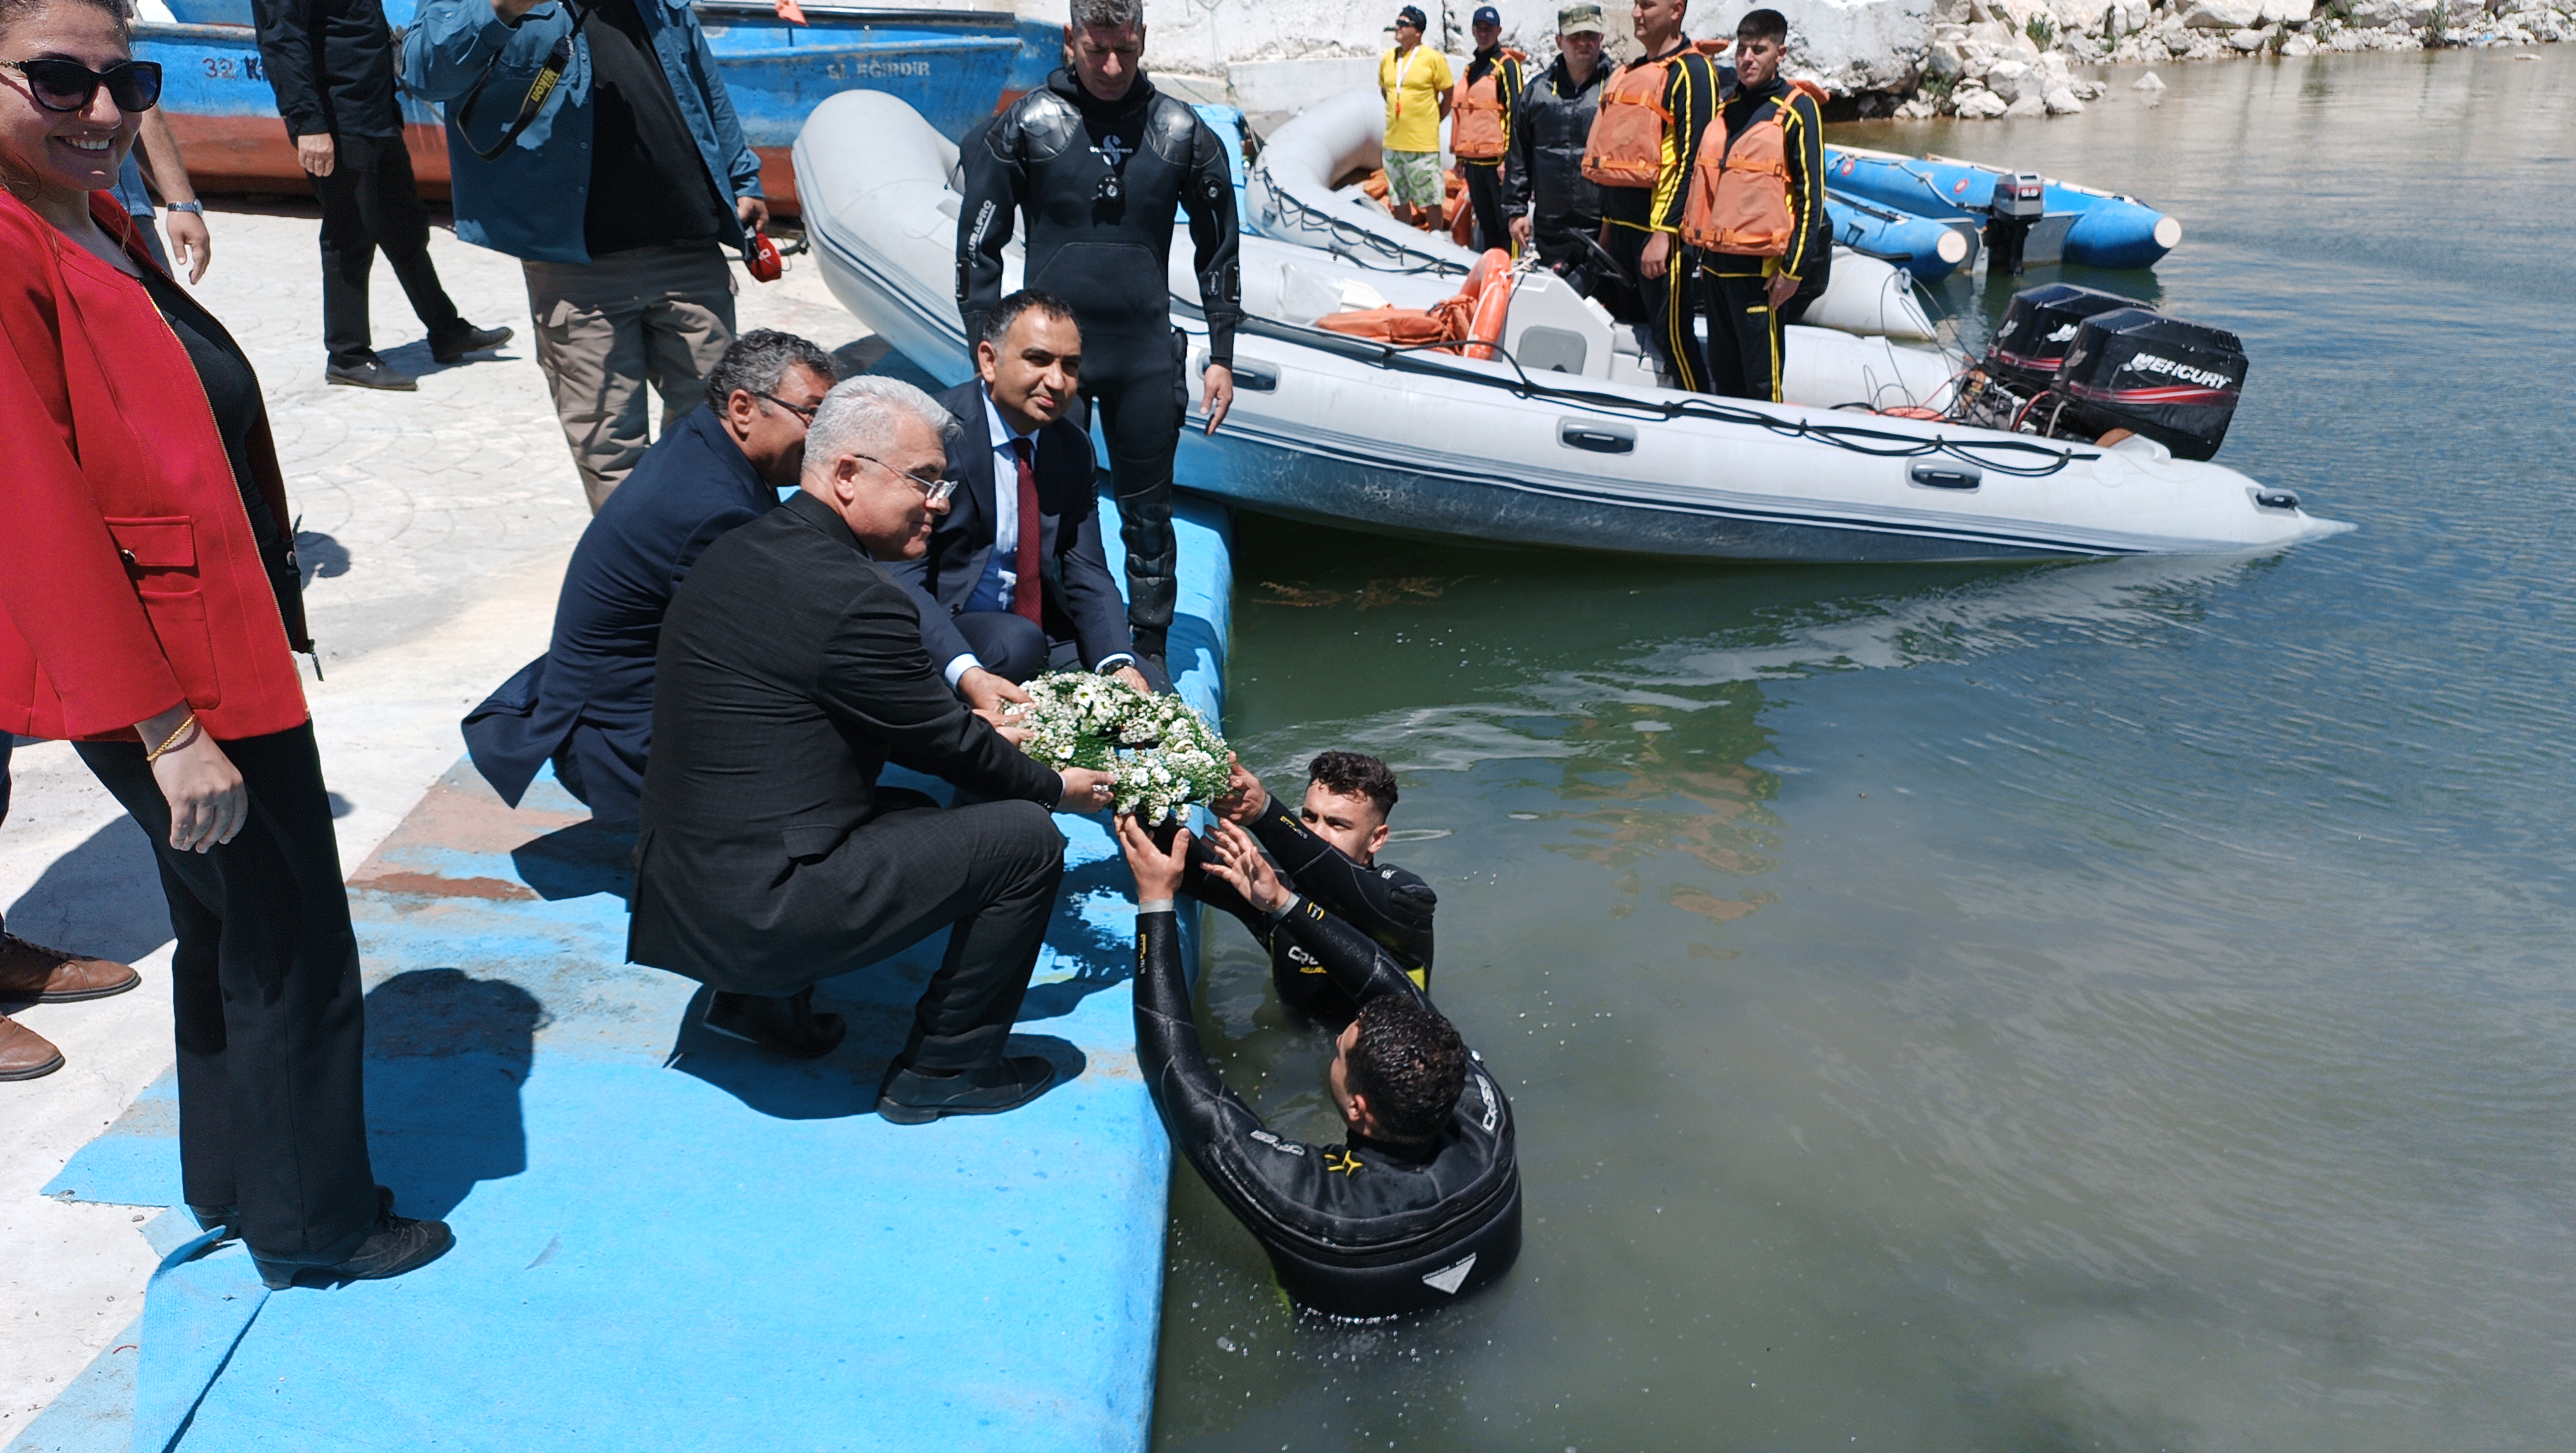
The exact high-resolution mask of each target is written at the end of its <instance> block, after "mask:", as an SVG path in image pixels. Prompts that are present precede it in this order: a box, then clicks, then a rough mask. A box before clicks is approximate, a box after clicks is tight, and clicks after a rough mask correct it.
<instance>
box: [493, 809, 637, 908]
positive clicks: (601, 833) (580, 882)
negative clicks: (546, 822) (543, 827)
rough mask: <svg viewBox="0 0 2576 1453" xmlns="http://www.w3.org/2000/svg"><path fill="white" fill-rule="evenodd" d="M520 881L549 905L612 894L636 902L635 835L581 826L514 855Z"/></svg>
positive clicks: (527, 845) (519, 849)
mask: <svg viewBox="0 0 2576 1453" xmlns="http://www.w3.org/2000/svg"><path fill="white" fill-rule="evenodd" d="M510 865H511V866H512V867H514V868H516V869H518V871H519V881H520V882H522V883H525V884H527V885H528V886H529V887H531V888H533V889H535V890H536V891H537V896H538V897H540V898H544V899H546V900H548V901H550V902H554V901H560V900H563V899H566V898H587V897H589V896H591V895H592V894H594V893H614V894H616V895H617V896H618V898H620V899H621V900H623V901H625V902H626V903H628V904H630V905H631V904H632V903H633V902H634V901H635V834H634V833H633V832H632V831H628V830H623V829H619V828H610V827H601V826H600V825H599V824H597V823H595V822H577V823H574V824H573V825H572V826H570V827H567V828H559V829H557V830H555V831H553V832H550V833H547V834H546V835H545V836H544V837H541V838H538V839H536V840H534V841H532V842H528V843H523V844H521V845H520V846H518V847H516V848H513V849H511V850H510Z"/></svg>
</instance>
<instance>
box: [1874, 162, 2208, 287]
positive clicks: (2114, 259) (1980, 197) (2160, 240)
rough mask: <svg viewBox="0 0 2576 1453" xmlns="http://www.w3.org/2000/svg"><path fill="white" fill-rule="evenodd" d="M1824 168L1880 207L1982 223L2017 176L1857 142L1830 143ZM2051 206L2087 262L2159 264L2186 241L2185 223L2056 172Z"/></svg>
mask: <svg viewBox="0 0 2576 1453" xmlns="http://www.w3.org/2000/svg"><path fill="white" fill-rule="evenodd" d="M1825 174H1826V177H1827V182H1826V185H1827V186H1828V187H1829V188H1831V189H1832V190H1833V191H1837V192H1842V193H1845V194H1846V195H1848V196H1852V197H1857V198H1861V199H1863V200H1865V201H1869V202H1873V203H1876V204H1877V205H1879V206H1881V207H1892V208H1894V209H1896V210H1897V211H1900V212H1910V213H1912V214H1914V215H1915V216H1918V217H1929V218H1933V219H1935V220H1943V219H1948V218H1954V217H1965V218H1969V219H1971V220H1978V221H1982V220H1983V218H1984V217H1985V215H1986V212H1987V208H1988V206H1989V205H1990V203H1991V202H1992V201H1993V198H1994V192H1995V184H1996V183H1997V182H1998V181H1999V180H2001V179H2003V178H2006V177H2009V176H2011V175H2012V173H2010V172H2007V171H2005V170H2003V169H2002V168H1999V167H1990V166H1984V165H1981V164H1979V163H1977V162H1972V161H1960V160H1957V159H1956V158H1953V157H1942V156H1926V157H1906V156H1897V155H1895V154H1894V153H1892V152H1884V151H1869V150H1865V149H1863V148H1860V147H1850V146H1828V147H1826V148H1825ZM2047 209H2048V212H2049V213H2050V214H2051V215H2053V216H2055V215H2063V216H2067V217H2068V218H2070V221H2069V224H2068V226H2067V230H2066V236H2065V243H2064V252H2063V256H2064V257H2065V259H2066V260H2067V261H2068V262H2073V263H2080V264H2082V265H2084V266H2086V267H2102V268H2138V267H2153V266H2154V265H2155V264H2156V262H2157V260H2158V259H2160V258H2162V257H2163V256H2164V255H2165V254H2166V253H2168V252H2171V251H2173V249H2174V246H2175V244H2177V243H2179V242H2181V241H2182V223H2181V222H2179V221H2177V220H2175V219H2174V218H2172V217H2168V216H2166V215H2165V214H2164V213H2162V212H2159V211H2157V210H2156V209H2155V208H2153V207H2150V206H2148V205H2146V204H2145V203H2144V202H2141V201H2139V200H2138V199H2137V198H2135V197H2127V196H2122V195H2120V194H2118V193H2116V192H2104V191H2097V190H2095V189H2094V188H2092V187H2082V186H2077V185H2075V184H2074V183H2072V182H2062V181H2058V180H2056V179H2055V178H2053V177H2052V178H2050V179H2049V181H2048V193H2047Z"/></svg>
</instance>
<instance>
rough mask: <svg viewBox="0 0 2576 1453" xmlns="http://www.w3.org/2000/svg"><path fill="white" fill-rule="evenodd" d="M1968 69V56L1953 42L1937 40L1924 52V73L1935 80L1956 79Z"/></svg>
mask: <svg viewBox="0 0 2576 1453" xmlns="http://www.w3.org/2000/svg"><path fill="white" fill-rule="evenodd" d="M1966 70H1967V57H1966V56H1965V55H1964V54H1963V53H1962V52H1961V51H1960V49H1959V47H1958V46H1957V45H1956V44H1954V43H1953V42H1950V41H1947V40H1936V41H1934V42H1932V44H1931V46H1930V48H1928V49H1926V50H1925V51H1924V52H1923V74H1925V75H1926V76H1929V77H1931V78H1932V79H1933V80H1936V81H1948V80H1955V79H1957V78H1958V77H1959V76H1961V75H1963V74H1965V73H1966Z"/></svg>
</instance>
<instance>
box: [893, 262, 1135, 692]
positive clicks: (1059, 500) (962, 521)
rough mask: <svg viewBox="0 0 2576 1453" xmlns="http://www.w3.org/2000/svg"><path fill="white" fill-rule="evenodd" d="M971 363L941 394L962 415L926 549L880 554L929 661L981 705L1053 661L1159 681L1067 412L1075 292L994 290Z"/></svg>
mask: <svg viewBox="0 0 2576 1453" xmlns="http://www.w3.org/2000/svg"><path fill="white" fill-rule="evenodd" d="M975 373H976V377H975V378H974V379H973V380H971V381H969V382H967V383H963V384H960V385H958V386H957V387H956V388H952V389H950V390H948V391H947V392H945V393H942V394H940V395H938V398H939V402H940V404H941V405H942V406H944V407H945V408H946V409H947V410H948V412H950V413H951V414H954V415H956V416H957V421H958V423H959V424H960V425H962V426H963V427H962V428H960V429H959V430H958V432H957V436H956V437H955V438H953V439H951V440H949V441H948V475H949V477H950V478H952V479H954V480H956V481H957V482H958V484H957V492H956V494H955V495H953V496H951V498H950V500H949V504H948V513H947V515H946V517H944V518H942V519H940V520H939V521H938V523H937V524H936V526H935V527H934V528H933V529H932V531H931V535H930V548H929V550H928V551H927V552H925V553H924V554H923V555H922V557H921V558H920V559H918V560H903V561H890V562H888V563H887V570H888V572H889V573H891V574H892V575H894V576H895V578H896V579H898V580H900V581H902V582H903V583H904V585H905V586H907V587H908V588H910V589H911V591H912V592H913V594H914V596H915V597H916V599H917V600H918V601H919V603H920V606H921V643H922V645H923V646H924V647H926V648H928V650H929V652H930V659H931V662H932V663H933V664H934V665H936V666H937V667H939V668H940V671H941V674H942V675H943V676H944V677H945V678H946V679H947V681H948V684H949V685H950V686H951V687H953V688H955V690H956V692H957V694H958V695H959V696H961V697H963V698H965V700H966V702H967V704H968V705H970V706H973V707H975V708H976V709H977V710H979V711H996V710H999V709H1000V707H1001V706H1002V704H1003V703H1005V702H1011V701H1025V700H1027V699H1028V698H1027V696H1026V694H1025V693H1023V692H1022V691H1021V690H1020V689H1019V683H1021V682H1023V681H1026V680H1028V679H1029V678H1030V677H1032V676H1036V675H1038V674H1039V673H1040V672H1043V671H1047V670H1049V669H1055V670H1070V669H1072V668H1074V667H1076V666H1079V667H1081V668H1083V669H1085V670H1091V671H1100V672H1104V673H1108V674H1111V675H1115V676H1117V677H1118V678H1119V679H1121V680H1123V681H1125V682H1127V683H1128V684H1129V685H1131V686H1134V687H1136V688H1137V689H1138V690H1140V691H1152V690H1157V689H1160V688H1162V687H1164V686H1166V685H1167V684H1168V683H1166V682H1164V681H1162V680H1159V679H1157V677H1156V676H1155V675H1149V674H1148V672H1149V670H1150V668H1149V667H1148V666H1147V665H1146V663H1144V662H1143V661H1142V660H1141V658H1139V657H1138V656H1137V654H1136V648H1135V644H1134V641H1133V640H1132V638H1130V636H1129V635H1128V632H1127V603H1126V601H1125V600H1124V599H1122V598H1121V597H1120V596H1119V594H1118V582H1117V580H1116V578H1115V577H1113V576H1112V575H1111V574H1110V573H1109V561H1108V557H1107V556H1106V555H1105V554H1103V553H1102V551H1101V547H1100V513H1099V502H1098V498H1097V495H1096V493H1095V491H1094V489H1093V485H1092V467H1093V461H1092V453H1091V437H1090V435H1089V434H1087V433H1086V432H1085V431H1084V430H1083V428H1082V426H1081V425H1079V424H1077V423H1074V422H1072V421H1070V420H1068V419H1067V418H1066V417H1065V415H1066V414H1067V412H1069V411H1070V410H1071V409H1072V408H1073V407H1074V404H1075V401H1076V397H1077V393H1076V391H1077V390H1078V389H1079V388H1080V386H1081V381H1082V377H1081V376H1082V330H1081V328H1080V327H1078V326H1077V325H1076V324H1075V323H1074V320H1073V308H1072V305H1071V304H1069V303H1067V302H1065V301H1064V300H1063V299H1062V298H1059V297H1057V296H1055V295H1054V294H1052V293H1047V292H1041V291H1038V290H1036V289H1027V290H1023V291H1021V292H1016V293H1013V294H1011V295H1010V296H1009V297H1007V298H1004V299H1002V301H1001V303H1000V304H999V305H998V306H997V307H995V308H994V309H993V311H992V312H991V314H989V315H988V316H987V317H986V319H985V324H984V334H983V337H981V338H980V339H978V340H976V344H975ZM1032 517H1034V519H1033V518H1032Z"/></svg>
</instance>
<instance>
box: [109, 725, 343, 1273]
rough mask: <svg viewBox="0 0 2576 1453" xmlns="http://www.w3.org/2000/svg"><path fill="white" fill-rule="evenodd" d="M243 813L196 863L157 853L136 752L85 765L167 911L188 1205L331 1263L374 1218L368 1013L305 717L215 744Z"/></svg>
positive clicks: (154, 798) (144, 770)
mask: <svg viewBox="0 0 2576 1453" xmlns="http://www.w3.org/2000/svg"><path fill="white" fill-rule="evenodd" d="M221 745H222V747H223V749H224V755H225V756H227V757H229V758H231V759H232V764H233V766H234V767H236V768H238V769H239V770H240V772H241V775H242V783H243V785H244V786H245V787H247V788H248V789H249V791H250V818H249V820H248V821H247V822H246V823H244V824H243V826H242V830H241V832H240V833H239V834H237V835H236V836H235V837H234V838H233V840H232V841H231V842H228V843H224V844H222V845H220V846H217V847H215V848H212V849H209V850H208V851H206V852H203V853H194V852H181V851H179V850H177V849H175V848H173V847H171V846H170V804H169V802H168V801H167V800H166V799H165V798H163V797H162V795H161V788H160V785H159V784H158V783H157V782H155V781H154V780H153V778H152V768H151V765H150V764H149V763H147V762H145V761H144V760H143V745H142V743H140V742H81V743H78V744H77V749H78V750H79V752H80V756H81V760H82V761H83V762H86V763H88V764H89V769H90V771H91V772H93V773H95V774H97V777H98V780H99V781H100V782H101V783H103V784H105V786H106V787H107V790H108V791H109V792H110V793H112V794H114V795H115V797H116V800H117V801H118V802H120V803H123V804H124V806H125V810H126V811H127V812H130V813H132V814H134V820H135V821H136V822H137V823H140V824H142V827H143V831H144V832H145V834H146V835H148V836H149V837H150V838H151V839H152V856H153V858H154V860H155V861H156V862H157V863H158V865H159V866H160V869H161V891H162V892H163V894H164V895H166V896H167V897H168V899H169V901H170V930H171V933H172V934H173V935H174V936H175V937H176V938H177V940H178V945H177V947H176V949H175V950H174V951H173V952H172V954H171V956H170V997H171V1008H172V1011H173V1012H172V1018H173V1020H174V1028H175V1031H176V1034H177V1039H178V1052H179V1053H178V1071H179V1172H180V1183H181V1186H182V1187H183V1189H184V1192H185V1194H186V1195H187V1198H188V1204H190V1205H192V1206H233V1207H237V1208H238V1212H239V1219H238V1220H236V1221H235V1222H234V1224H235V1225H236V1226H237V1227H238V1228H239V1229H240V1231H241V1236H242V1239H243V1240H244V1241H246V1242H248V1243H250V1247H251V1249H252V1250H253V1251H256V1252H258V1253H260V1254H261V1255H263V1256H270V1257H294V1258H298V1259H301V1260H318V1261H337V1260H340V1259H343V1258H345V1257H347V1256H350V1255H352V1254H354V1253H355V1252H356V1250H357V1248H358V1244H359V1243H360V1242H362V1241H364V1240H365V1239H366V1237H367V1235H368V1233H369V1232H370V1231H371V1230H372V1229H373V1227H374V1224H375V1220H376V1180H375V1172H374V1169H373V1168H372V1166H371V1165H370V1164H369V1162H368V1158H367V1106H366V1097H365V1089H364V1084H363V1079H362V1074H361V1054H362V1051H363V1049H364V1039H365V1002H364V999H363V997H362V996H361V994H360V991H359V987H358V940H357V936H356V934H355V933H354V932H352V931H351V929H350V926H349V894H348V889H347V887H346V886H345V885H344V883H343V882H342V879H341V876H340V844H339V839H338V837H337V836H336V835H335V834H334V833H333V832H332V828H331V800H330V794H329V793H327V792H325V791H324V790H323V787H322V760H321V757H320V755H319V754H318V753H317V752H316V751H315V750H314V745H313V725H312V723H310V722H307V723H305V724H304V725H302V726H299V727H296V728H294V729H293V730H291V731H283V732H277V733H274V734H272V735H269V736H264V737H245V738H242V739H240V740H237V741H229V742H224V743H221Z"/></svg>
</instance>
